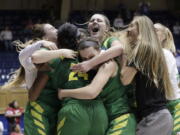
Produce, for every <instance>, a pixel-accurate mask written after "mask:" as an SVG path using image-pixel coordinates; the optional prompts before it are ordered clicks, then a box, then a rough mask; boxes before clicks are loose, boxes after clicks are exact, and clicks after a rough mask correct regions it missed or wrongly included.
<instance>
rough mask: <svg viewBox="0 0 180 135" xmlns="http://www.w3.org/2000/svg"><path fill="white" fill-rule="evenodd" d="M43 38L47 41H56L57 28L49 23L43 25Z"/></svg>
mask: <svg viewBox="0 0 180 135" xmlns="http://www.w3.org/2000/svg"><path fill="white" fill-rule="evenodd" d="M44 32H45V38H46V39H47V40H49V41H57V29H56V28H55V27H54V26H52V25H50V24H45V25H44Z"/></svg>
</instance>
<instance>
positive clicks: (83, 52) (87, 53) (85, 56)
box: [79, 47, 100, 61]
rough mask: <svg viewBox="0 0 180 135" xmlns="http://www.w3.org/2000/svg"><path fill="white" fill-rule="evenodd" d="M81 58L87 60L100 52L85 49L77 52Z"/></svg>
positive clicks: (91, 48) (90, 48) (92, 48)
mask: <svg viewBox="0 0 180 135" xmlns="http://www.w3.org/2000/svg"><path fill="white" fill-rule="evenodd" d="M79 53H80V56H81V58H82V59H83V60H84V61H85V60H89V59H91V58H93V57H95V56H97V55H99V53H100V51H99V50H97V49H95V48H94V47H89V48H85V49H83V50H80V51H79Z"/></svg>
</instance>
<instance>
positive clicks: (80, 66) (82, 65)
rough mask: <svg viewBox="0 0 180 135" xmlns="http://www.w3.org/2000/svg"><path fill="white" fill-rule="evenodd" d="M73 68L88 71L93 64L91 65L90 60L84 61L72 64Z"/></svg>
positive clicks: (78, 70) (77, 70)
mask: <svg viewBox="0 0 180 135" xmlns="http://www.w3.org/2000/svg"><path fill="white" fill-rule="evenodd" d="M71 69H72V70H73V71H76V72H83V73H86V72H88V71H89V70H91V69H92V66H91V65H90V63H89V61H84V62H82V63H79V64H76V65H74V66H72V67H71Z"/></svg>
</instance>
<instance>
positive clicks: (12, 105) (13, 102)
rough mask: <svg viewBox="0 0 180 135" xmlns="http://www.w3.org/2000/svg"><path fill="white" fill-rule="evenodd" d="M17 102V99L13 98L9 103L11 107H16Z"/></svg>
mask: <svg viewBox="0 0 180 135" xmlns="http://www.w3.org/2000/svg"><path fill="white" fill-rule="evenodd" d="M15 102H17V101H16V100H13V101H12V102H11V103H9V107H12V108H15V105H14V104H15Z"/></svg>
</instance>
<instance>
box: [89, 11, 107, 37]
mask: <svg viewBox="0 0 180 135" xmlns="http://www.w3.org/2000/svg"><path fill="white" fill-rule="evenodd" d="M88 30H89V32H90V35H91V36H92V37H95V38H98V39H99V38H101V37H103V36H104V34H105V32H106V31H108V28H107V25H106V22H105V19H104V17H103V16H102V15H99V14H95V15H93V16H92V17H91V19H90V21H89V24H88Z"/></svg>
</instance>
